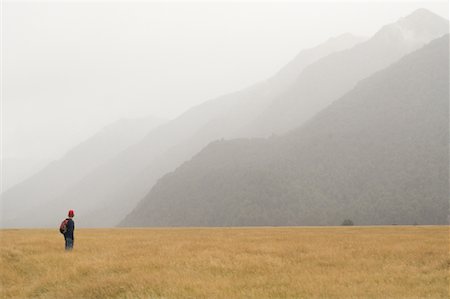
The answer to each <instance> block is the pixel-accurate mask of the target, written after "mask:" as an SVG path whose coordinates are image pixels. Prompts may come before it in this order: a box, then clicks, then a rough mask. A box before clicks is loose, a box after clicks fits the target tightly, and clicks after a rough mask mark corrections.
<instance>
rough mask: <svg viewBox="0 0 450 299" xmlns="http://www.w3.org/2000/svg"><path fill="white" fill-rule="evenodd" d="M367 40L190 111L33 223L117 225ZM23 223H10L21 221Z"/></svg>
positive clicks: (316, 52)
mask: <svg viewBox="0 0 450 299" xmlns="http://www.w3.org/2000/svg"><path fill="white" fill-rule="evenodd" d="M361 40H362V39H361V38H359V37H353V36H351V35H350V34H346V35H344V36H342V38H341V37H336V38H333V39H330V40H328V41H327V42H325V43H324V44H322V45H319V46H317V47H315V48H313V49H307V50H303V51H301V52H300V53H299V55H297V57H296V58H295V59H294V60H293V61H292V62H291V63H289V64H288V65H287V66H285V67H284V68H283V69H282V70H281V71H280V72H282V75H280V76H274V77H273V78H270V79H268V80H266V81H263V82H260V83H258V84H255V85H254V86H251V87H249V88H247V89H244V90H242V91H238V92H235V93H231V94H228V95H224V96H221V97H219V98H216V99H213V100H210V101H208V102H206V103H204V104H201V105H198V106H196V107H193V108H191V109H189V110H188V111H187V112H186V113H184V114H183V115H181V116H180V117H178V118H176V119H175V120H173V121H170V122H168V123H167V124H165V125H162V126H160V127H159V128H157V129H155V130H153V131H152V132H149V133H148V135H147V136H146V137H145V138H144V139H142V140H141V141H140V142H138V143H137V144H136V145H133V146H131V147H129V148H128V149H126V150H125V151H124V152H122V153H120V154H118V155H117V156H116V157H114V158H113V159H111V160H110V161H109V162H108V163H103V164H102V165H100V166H98V167H97V168H95V169H93V170H91V172H90V173H88V174H87V175H85V176H84V177H82V178H80V179H79V180H78V181H77V182H74V183H73V184H72V185H71V186H69V187H68V188H66V189H65V190H62V192H60V193H59V194H57V192H54V193H51V194H50V193H48V194H47V196H46V198H45V199H44V200H41V204H42V206H41V207H43V210H45V211H46V213H48V215H47V216H46V217H42V218H40V219H36V220H35V221H37V224H32V223H30V226H33V225H40V226H49V225H52V223H54V222H55V221H56V220H57V219H59V218H58V217H59V215H60V214H61V213H65V212H64V211H65V210H66V209H67V206H71V207H72V208H74V209H76V210H78V211H79V216H80V221H82V223H85V225H87V226H111V225H115V224H117V223H118V222H119V221H120V220H121V219H123V217H125V215H126V213H128V212H130V211H131V210H132V209H133V208H134V207H135V205H136V204H137V202H138V201H139V200H140V199H141V198H142V197H143V196H144V195H145V194H146V193H147V192H148V191H149V190H150V189H151V187H152V184H153V182H155V181H156V180H157V179H158V178H159V177H160V176H162V175H163V174H165V173H166V172H167V171H170V170H173V169H174V168H175V167H177V166H178V165H179V163H181V162H183V161H185V160H187V159H189V158H190V157H191V156H192V155H194V154H195V153H196V152H197V151H198V150H200V149H201V148H202V147H204V146H206V145H207V144H208V143H209V142H211V141H212V140H215V139H217V138H223V137H225V136H229V135H230V134H232V132H233V131H235V130H236V129H237V128H238V127H240V126H242V124H244V123H246V122H248V121H249V120H251V119H253V118H254V117H255V116H256V115H258V114H259V112H260V111H262V110H263V109H264V108H265V107H266V105H268V104H269V103H270V102H271V100H272V99H273V98H274V97H275V96H277V95H279V94H280V93H282V92H283V91H284V90H285V89H286V87H287V86H290V85H291V84H292V83H293V82H294V81H295V79H296V77H297V76H298V74H299V73H300V72H301V71H302V69H303V68H304V67H306V66H307V65H309V64H310V63H313V62H314V61H316V60H317V59H320V58H321V57H324V56H326V55H328V54H330V53H332V52H334V51H339V50H342V49H345V48H348V47H352V46H354V45H355V44H356V43H358V42H360V41H361ZM285 70H288V71H285ZM53 184H54V180H53V179H50V180H48V181H47V182H46V183H42V184H41V185H42V186H47V188H50V186H52V185H53ZM30 187H31V188H30ZM21 189H22V190H23V192H33V189H32V186H21ZM30 196H31V194H30ZM9 198H10V195H8V194H6V196H5V199H6V200H8V199H9ZM26 210H27V207H26V206H22V208H21V209H16V210H15V211H11V212H9V213H10V214H17V215H28V214H30V215H31V214H32V212H31V211H30V212H27V211H26ZM83 215H84V217H83ZM21 217H22V218H24V217H27V216H21ZM19 219H20V218H18V219H17V220H15V221H14V220H12V221H11V222H9V223H14V222H17V223H21V221H20V220H19ZM6 224H8V223H6Z"/></svg>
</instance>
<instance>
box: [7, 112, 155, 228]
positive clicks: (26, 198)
mask: <svg viewBox="0 0 450 299" xmlns="http://www.w3.org/2000/svg"><path fill="white" fill-rule="evenodd" d="M162 123H163V121H162V120H160V119H157V118H154V117H146V118H140V119H122V120H119V121H117V122H115V123H113V124H111V125H109V126H107V127H105V128H104V129H103V130H101V131H100V132H98V133H97V134H95V135H94V136H92V137H90V138H89V139H87V140H86V141H84V142H83V143H81V144H79V145H78V146H76V147H75V148H73V149H72V150H71V151H69V152H68V153H67V154H66V155H65V156H64V157H63V158H61V159H60V160H57V161H53V162H51V163H50V164H48V165H47V166H46V167H44V168H43V169H42V170H41V171H39V172H38V173H37V174H35V175H33V176H31V177H29V178H28V179H26V180H24V181H23V182H21V183H19V184H17V185H15V186H13V187H11V188H10V189H8V190H6V191H5V192H4V193H3V194H2V206H1V207H2V213H1V215H2V224H7V223H8V221H10V220H11V219H13V218H15V217H17V214H16V213H21V212H23V211H24V210H26V209H31V208H33V209H34V208H35V207H37V206H41V205H43V204H44V203H47V202H49V201H50V200H51V199H52V198H53V197H54V196H56V195H58V194H61V193H62V192H64V191H65V190H66V189H67V188H68V187H69V186H71V185H72V184H73V183H75V182H77V181H79V180H80V179H81V178H83V177H84V176H85V175H86V174H87V173H89V172H90V171H92V170H93V169H95V168H96V167H97V166H99V165H101V164H103V163H105V162H106V161H107V160H108V159H110V158H112V157H114V156H116V155H117V154H118V153H120V152H121V151H123V150H124V149H126V148H128V147H129V146H130V145H132V144H134V143H136V142H138V141H140V140H141V139H142V138H143V137H144V136H145V135H146V134H147V133H148V132H149V131H150V130H151V129H153V128H155V127H157V126H158V125H160V124H162ZM4 175H5V177H6V178H5V179H8V175H9V171H8V169H7V168H6V169H5V171H4Z"/></svg>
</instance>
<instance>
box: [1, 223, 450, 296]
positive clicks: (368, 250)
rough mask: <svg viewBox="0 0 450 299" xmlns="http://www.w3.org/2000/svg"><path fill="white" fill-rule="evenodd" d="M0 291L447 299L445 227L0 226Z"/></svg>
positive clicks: (448, 262)
mask: <svg viewBox="0 0 450 299" xmlns="http://www.w3.org/2000/svg"><path fill="white" fill-rule="evenodd" d="M0 251H1V261H0V271H1V272H0V279H1V297H2V298H227V299H228V298H448V297H449V285H450V284H449V266H450V256H449V254H450V252H449V228H448V227H447V226H411V227H407V226H391V227H298V228H297V227H287V228H167V229H166V228H162V229H78V230H76V235H75V248H74V251H73V252H65V251H64V240H63V237H62V235H60V234H59V232H58V230H57V229H55V230H44V229H42V230H27V229H21V230H0Z"/></svg>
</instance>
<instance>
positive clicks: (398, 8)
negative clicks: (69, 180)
mask: <svg viewBox="0 0 450 299" xmlns="http://www.w3.org/2000/svg"><path fill="white" fill-rule="evenodd" d="M420 7H425V8H428V9H429V10H431V11H433V12H435V13H437V14H439V15H441V16H444V17H446V18H448V3H447V1H441V2H405V1H402V2H391V1H389V2H345V3H344V2H337V1H333V2H322V3H320V2H279V1H277V2H265V3H259V2H256V1H251V2H238V1H234V2H231V3H230V2H229V3H223V2H218V1H214V2H212V3H211V2H210V3H207V2H189V1H183V2H143V1H141V2H129V1H123V2H109V1H99V2H89V1H83V2H81V1H75V2H70V1H54V2H45V1H31V2H22V1H3V15H2V26H3V27H2V41H3V47H2V51H3V53H2V55H3V60H2V67H3V68H2V74H3V76H2V78H3V81H2V82H3V90H2V95H3V111H2V123H3V157H4V158H9V157H16V158H37V159H40V158H44V159H48V158H50V159H53V158H57V157H59V156H61V155H62V154H63V153H64V152H65V151H67V150H68V149H69V148H70V147H72V146H74V145H76V144H77V143H79V142H80V141H81V140H83V139H85V138H86V137H88V136H90V135H92V134H93V133H94V132H95V131H97V130H99V129H100V128H102V127H103V126H105V125H106V124H108V123H111V122H113V121H115V120H117V119H120V118H123V117H140V116H147V115H154V116H157V117H163V118H174V117H176V116H177V115H179V114H180V113H182V112H183V111H185V110H186V109H188V108H189V107H192V106H194V105H197V104H200V103H202V102H204V101H206V100H208V99H211V98H214V97H216V96H219V95H221V94H224V93H228V92H232V91H235V90H238V89H240V88H243V87H246V86H248V85H251V84H253V83H255V82H257V81H259V80H262V79H265V78H267V77H269V76H271V75H272V74H274V73H275V72H276V71H277V70H278V69H280V68H281V67H282V66H283V65H284V64H286V63H287V62H288V61H289V60H290V59H292V58H293V57H294V56H295V55H296V54H297V53H298V52H299V51H300V50H301V49H304V48H308V47H312V46H315V45H317V44H319V43H321V42H323V41H325V40H327V39H328V38H329V37H331V36H336V35H339V34H341V33H345V32H351V33H354V34H356V35H362V36H370V35H372V34H373V33H375V32H376V31H377V30H378V29H379V28H380V27H381V26H383V25H385V24H387V23H390V22H395V21H396V20H397V19H398V18H400V17H402V16H405V15H407V14H409V13H411V12H412V11H414V10H415V9H417V8H420Z"/></svg>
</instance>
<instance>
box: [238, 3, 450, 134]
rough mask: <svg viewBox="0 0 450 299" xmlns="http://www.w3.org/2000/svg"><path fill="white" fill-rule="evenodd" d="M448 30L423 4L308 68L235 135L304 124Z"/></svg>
mask: <svg viewBox="0 0 450 299" xmlns="http://www.w3.org/2000/svg"><path fill="white" fill-rule="evenodd" d="M448 32H449V22H448V20H446V19H443V18H442V17H440V16H438V15H436V14H434V13H432V12H430V11H428V10H425V9H420V10H417V11H415V12H413V13H412V14H410V15H408V16H407V17H404V18H401V19H400V20H398V21H397V22H395V23H392V24H389V25H386V26H383V27H382V28H381V29H380V30H379V31H378V32H377V33H375V35H374V36H373V37H372V38H370V39H368V40H367V41H365V42H362V43H359V44H357V45H355V46H354V47H352V48H350V49H347V50H343V51H340V52H335V53H332V54H330V55H329V56H327V57H324V58H322V59H320V60H318V61H317V62H316V63H314V64H311V65H309V66H308V67H306V68H305V69H304V70H303V72H302V73H301V74H300V75H299V77H298V78H297V81H296V83H295V84H294V85H293V87H292V88H291V89H289V90H287V91H286V92H285V93H283V94H282V95H281V96H280V97H279V98H278V99H276V100H275V101H273V103H272V104H271V105H270V106H269V107H268V108H267V109H266V111H265V112H263V113H262V114H261V115H260V116H259V117H258V118H257V119H256V120H255V121H254V122H252V123H250V124H249V125H248V126H247V127H246V128H243V129H242V130H241V132H242V134H241V135H240V136H239V137H248V136H258V137H267V136H270V135H271V134H283V133H286V132H288V131H289V130H291V129H294V128H296V127H298V126H300V125H302V124H303V123H304V122H305V121H307V120H309V119H311V118H312V117H313V116H314V115H315V114H316V113H318V112H319V111H321V110H322V109H324V108H325V107H327V106H328V105H330V104H331V103H332V102H333V101H334V100H336V99H337V98H339V97H341V96H342V95H344V94H345V93H346V92H348V91H349V90H351V89H352V88H353V87H354V86H355V85H356V83H357V82H358V81H359V80H361V79H364V78H366V77H368V76H370V75H371V74H373V73H374V72H376V71H378V70H381V69H383V68H385V67H387V66H389V65H390V64H392V63H394V62H395V61H397V60H398V59H400V58H401V57H403V56H404V55H406V54H408V53H410V52H411V51H413V50H416V49H418V48H420V47H422V46H424V45H425V44H426V43H428V42H430V41H431V40H432V39H435V38H438V37H441V36H443V35H445V34H447V33H448Z"/></svg>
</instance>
